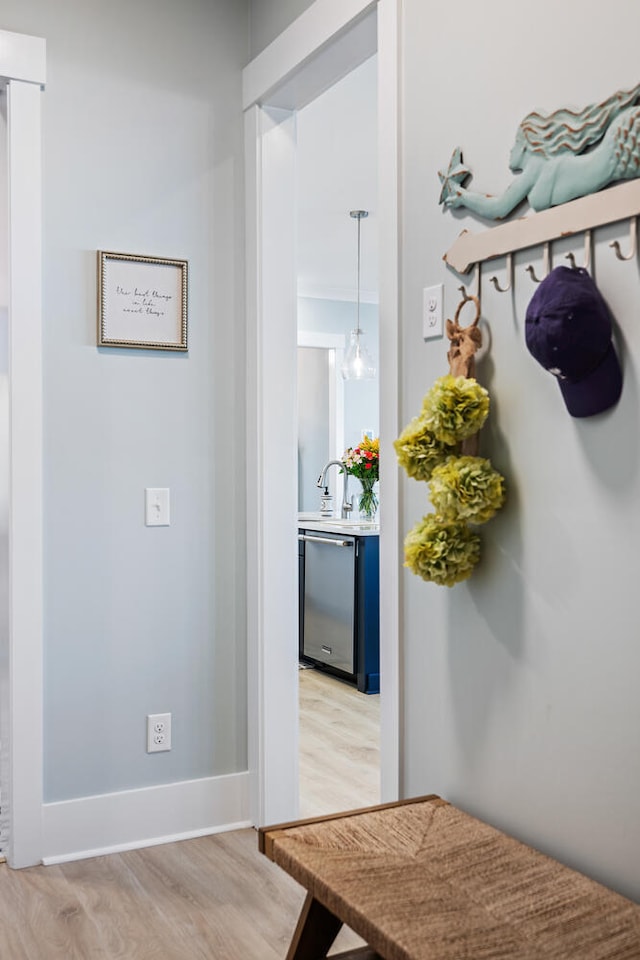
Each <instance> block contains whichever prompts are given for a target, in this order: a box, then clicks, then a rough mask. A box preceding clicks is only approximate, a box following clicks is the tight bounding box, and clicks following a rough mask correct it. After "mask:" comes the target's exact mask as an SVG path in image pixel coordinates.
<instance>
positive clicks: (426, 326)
mask: <svg viewBox="0 0 640 960" xmlns="http://www.w3.org/2000/svg"><path fill="white" fill-rule="evenodd" d="M422 297H423V300H422V338H423V340H431V339H433V338H434V337H441V336H442V335H443V333H444V327H443V324H442V314H443V299H444V293H443V287H442V284H441V283H438V284H436V286H434V287H425V288H424V290H423V293H422Z"/></svg>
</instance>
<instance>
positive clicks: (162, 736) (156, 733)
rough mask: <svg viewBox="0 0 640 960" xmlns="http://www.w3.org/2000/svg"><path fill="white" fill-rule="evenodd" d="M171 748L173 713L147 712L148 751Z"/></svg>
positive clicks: (157, 751) (160, 750)
mask: <svg viewBox="0 0 640 960" xmlns="http://www.w3.org/2000/svg"><path fill="white" fill-rule="evenodd" d="M165 750H171V714H170V713H149V714H147V753H163V752H164V751H165Z"/></svg>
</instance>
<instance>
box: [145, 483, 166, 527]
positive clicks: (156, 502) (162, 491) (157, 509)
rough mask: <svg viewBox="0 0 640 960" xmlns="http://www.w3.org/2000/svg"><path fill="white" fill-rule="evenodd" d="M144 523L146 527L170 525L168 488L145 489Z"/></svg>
mask: <svg viewBox="0 0 640 960" xmlns="http://www.w3.org/2000/svg"><path fill="white" fill-rule="evenodd" d="M144 522H145V524H146V526H147V527H168V526H169V525H170V523H171V519H170V513H169V488H168V487H145V490H144Z"/></svg>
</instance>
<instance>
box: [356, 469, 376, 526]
mask: <svg viewBox="0 0 640 960" xmlns="http://www.w3.org/2000/svg"><path fill="white" fill-rule="evenodd" d="M376 482H377V481H376V480H374V479H373V478H372V479H371V480H370V479H368V478H365V479H363V480H360V483H361V485H362V492H361V494H360V498H359V500H358V507H359V509H360V519H361V520H366V521H367V522H369V523H373V521H374V520H375V519H376V514H377V512H378V497H377V496H376V493H375V492H374V489H373V488H374V487H375V485H376Z"/></svg>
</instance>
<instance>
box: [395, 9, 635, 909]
mask: <svg viewBox="0 0 640 960" xmlns="http://www.w3.org/2000/svg"><path fill="white" fill-rule="evenodd" d="M578 9H579V14H580V15H579V16H576V13H577V12H578ZM404 10H405V18H404V26H403V40H404V49H405V58H406V59H405V63H404V77H403V86H404V91H405V92H404V116H403V128H404V143H403V156H404V163H403V175H404V204H403V210H402V222H403V267H404V273H403V283H402V292H403V319H402V340H403V354H402V371H401V374H402V384H403V388H402V412H403V420H404V421H407V420H408V419H409V418H410V417H411V416H413V415H414V414H415V413H416V412H417V411H418V409H419V407H420V404H421V400H422V397H423V394H424V393H425V392H426V391H427V389H428V388H429V387H430V386H431V383H432V382H433V380H434V379H435V378H436V377H437V376H440V375H441V374H442V373H444V372H446V369H447V361H446V343H445V342H443V341H431V342H430V343H428V344H425V343H423V342H422V341H421V336H420V325H419V323H417V322H416V317H419V316H420V311H421V298H422V288H423V287H424V286H425V285H427V284H431V283H438V282H441V281H444V282H445V284H446V290H445V299H446V303H445V316H449V317H450V316H452V315H453V312H454V310H455V307H456V304H457V302H458V299H459V294H458V292H457V289H456V288H457V286H458V285H459V283H460V280H459V279H458V278H457V277H456V276H455V275H454V274H452V273H451V272H449V271H448V270H447V269H446V267H445V266H444V265H443V263H442V255H443V253H444V252H445V250H447V249H448V247H450V246H451V244H452V243H453V241H454V239H455V238H456V236H457V235H458V234H459V233H460V231H461V230H462V229H463V228H467V229H471V230H474V231H477V230H480V229H483V226H486V224H482V223H479V222H478V220H477V219H475V218H474V217H472V216H468V217H466V216H464V215H461V216H453V215H452V214H451V213H447V212H443V210H442V209H441V208H439V207H438V195H439V191H440V184H439V182H438V177H437V170H438V169H440V168H442V167H443V166H446V165H447V163H448V161H449V157H450V156H451V152H452V150H453V148H454V147H456V146H457V145H460V146H461V147H462V150H463V155H464V160H465V162H466V163H468V165H469V166H470V167H471V168H472V170H473V173H474V179H473V185H474V187H475V189H477V190H481V191H486V192H490V193H495V192H499V191H501V190H502V189H504V188H505V187H506V185H507V184H508V183H509V182H510V180H511V174H510V173H509V171H508V166H507V164H508V156H509V151H510V149H511V146H512V143H513V140H514V137H515V133H516V128H517V125H518V123H519V122H520V120H521V119H522V117H523V116H524V115H525V114H526V113H527V112H529V111H530V110H531V109H536V108H537V109H543V110H552V109H555V108H557V107H561V106H569V105H572V106H575V107H580V106H584V105H585V104H587V103H589V102H595V101H597V100H599V99H603V98H604V97H606V96H607V95H609V94H610V93H613V92H614V91H615V90H617V89H628V88H629V87H631V86H633V85H634V84H636V83H637V82H638V67H637V36H638V31H639V30H640V8H638V7H637V6H636V5H634V4H629V3H627V2H626V0H612V3H610V4H609V5H608V6H607V9H606V16H603V13H602V8H601V6H600V5H599V4H598V3H596V2H595V0H589V2H588V3H583V4H580V5H579V8H578V5H577V4H575V3H571V2H570V3H567V4H564V5H558V4H557V3H556V2H555V0H541V2H540V3H538V4H537V5H536V7H535V10H534V11H533V13H532V15H531V16H529V17H527V18H526V25H524V24H523V18H522V14H521V12H520V10H519V8H518V7H517V5H514V4H513V3H511V2H508V0H496V2H495V3H494V4H492V5H491V10H490V13H489V12H488V9H487V7H486V6H482V5H478V4H477V3H473V2H471V0H464V2H463V4H462V7H461V8H458V9H457V17H456V27H455V29H454V30H452V29H451V24H450V16H449V13H448V11H447V9H446V8H445V7H442V6H441V5H440V6H438V5H437V4H425V3H423V2H422V0H406V2H405V4H404ZM434 37H437V42H436V43H433V38H434ZM427 53H428V55H427ZM627 230H628V227H627V225H626V224H625V225H621V226H619V227H611V228H606V229H600V230H598V231H597V235H596V253H595V272H596V278H597V281H598V284H599V286H600V289H601V290H602V292H603V294H604V295H605V297H606V298H607V299H608V301H609V303H610V305H611V307H612V310H613V313H614V315H615V317H616V319H617V324H618V338H619V344H620V352H621V356H622V359H623V363H624V371H625V387H624V392H623V396H622V399H621V401H620V403H619V405H618V406H617V408H615V409H614V410H611V411H610V412H607V413H605V414H602V415H600V416H598V417H594V418H591V419H587V420H584V421H579V420H574V419H572V418H571V417H570V416H569V415H568V413H567V411H566V409H565V407H564V404H563V401H562V399H561V396H560V393H559V390H558V387H557V384H556V382H555V381H554V379H553V377H552V376H551V375H550V374H548V373H546V372H545V371H544V370H543V369H542V368H541V367H540V366H538V365H537V363H536V362H535V361H534V360H533V358H532V357H531V356H530V355H529V354H528V352H527V350H526V348H525V345H524V338H523V324H524V317H525V310H526V306H527V303H528V301H529V299H530V298H531V296H532V294H533V291H534V285H533V283H532V281H531V280H530V279H529V277H528V275H527V274H526V273H525V272H524V266H525V264H526V263H527V262H529V260H530V259H531V257H534V258H537V259H535V262H536V266H537V268H538V270H540V269H541V251H539V250H538V251H533V252H531V253H530V254H528V253H523V254H522V255H519V256H518V257H517V280H516V292H515V296H514V297H512V295H511V294H498V293H497V292H495V291H494V290H493V288H492V287H491V286H490V284H489V282H488V280H487V279H485V281H484V288H483V314H484V316H485V317H486V319H487V321H488V324H489V327H490V329H491V349H490V352H489V355H488V357H487V359H486V360H485V361H484V362H483V363H482V364H481V366H480V369H479V378H480V380H481V381H482V382H483V383H484V384H485V385H486V386H487V387H488V388H489V390H490V393H491V396H492V400H493V407H492V414H491V419H490V422H489V425H488V427H487V428H486V430H485V432H484V435H483V438H482V452H483V453H485V454H487V455H489V456H490V457H491V458H492V460H493V462H494V464H495V466H496V467H497V468H498V469H500V470H501V471H502V472H503V473H504V474H505V476H506V477H507V481H508V491H509V500H508V504H507V506H506V508H505V509H504V510H503V511H502V512H501V514H500V515H499V517H498V518H497V519H495V520H493V521H492V522H491V523H490V524H489V525H488V526H487V527H486V528H484V530H485V532H484V534H483V539H484V559H483V561H482V565H481V567H480V568H479V569H478V570H477V572H476V573H475V575H474V576H473V578H472V579H471V580H470V581H468V582H467V584H462V585H458V586H456V587H454V588H452V589H448V588H446V587H437V586H434V585H433V584H427V583H424V582H423V581H421V580H419V579H418V578H416V577H414V576H413V575H412V574H411V573H409V572H408V571H404V573H403V579H402V590H403V604H402V606H403V619H404V632H403V641H402V643H403V662H404V663H405V672H404V682H405V694H404V734H405V738H406V746H405V758H406V763H405V777H404V779H405V783H404V786H405V790H406V792H407V793H408V794H416V793H426V792H429V791H433V792H436V793H439V794H442V795H443V796H445V797H447V798H449V799H450V800H452V801H455V802H458V803H459V804H460V805H461V806H463V807H465V808H467V809H469V810H471V811H474V812H476V813H478V814H480V815H482V816H484V817H486V818H487V819H488V820H489V821H491V822H493V823H496V824H498V825H499V826H502V827H504V828H506V829H508V830H512V831H514V832H515V833H516V834H517V835H519V836H520V837H522V838H524V839H525V840H528V841H530V842H532V843H533V844H536V845H538V846H540V847H541V848H542V849H544V850H547V851H550V852H551V853H553V854H555V855H557V856H559V857H561V858H562V859H563V860H565V861H567V862H569V863H571V864H574V865H576V866H577V867H579V868H582V869H583V870H585V871H586V872H588V873H589V874H591V875H593V876H595V877H598V878H600V879H601V880H603V881H605V882H607V883H609V884H611V885H612V886H614V887H616V888H618V889H620V890H622V891H623V892H626V893H627V894H630V895H631V896H633V897H635V898H640V871H639V870H638V864H639V863H640V817H639V816H638V794H639V793H640V697H639V696H638V677H639V676H640V644H639V643H638V626H637V621H638V616H637V604H636V600H637V594H638V587H637V580H638V541H639V538H640V511H639V510H638V502H639V498H640V470H639V443H638V435H639V423H638V419H639V418H638V367H639V365H640V360H639V359H638V358H639V357H640V324H639V323H638V310H639V306H638V305H639V303H640V276H639V271H638V262H637V260H636V261H633V262H630V263H620V262H619V261H617V260H616V259H615V258H614V256H613V253H612V251H611V250H610V249H609V248H608V242H609V241H610V240H611V239H613V238H614V237H616V236H618V237H620V238H621V239H623V240H624V243H625V247H626V237H627ZM568 249H570V244H568V243H567V242H564V241H563V242H562V243H558V244H556V245H555V247H554V258H555V263H566V261H565V260H563V254H564V253H566V252H567V250H568ZM575 249H576V253H577V254H578V257H579V258H580V257H581V256H582V248H581V245H580V243H579V242H578V243H576V244H575ZM492 266H495V265H489V266H488V267H487V268H486V270H485V277H487V276H489V275H490V274H491V273H493V272H495V271H494V270H492ZM497 267H498V270H499V271H501V274H500V275H501V276H502V278H503V279H504V263H499V264H498V265H497ZM462 319H463V320H464V319H465V315H464V314H463V317H462ZM469 319H471V316H469ZM426 494H427V487H426V486H425V485H424V484H419V483H416V482H415V481H409V480H406V479H405V480H404V481H403V500H404V509H403V513H402V525H403V529H404V530H405V531H406V530H408V529H409V528H410V527H411V526H412V525H413V524H414V523H415V522H416V520H417V519H418V518H419V517H420V516H421V515H422V514H423V513H425V512H426Z"/></svg>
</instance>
